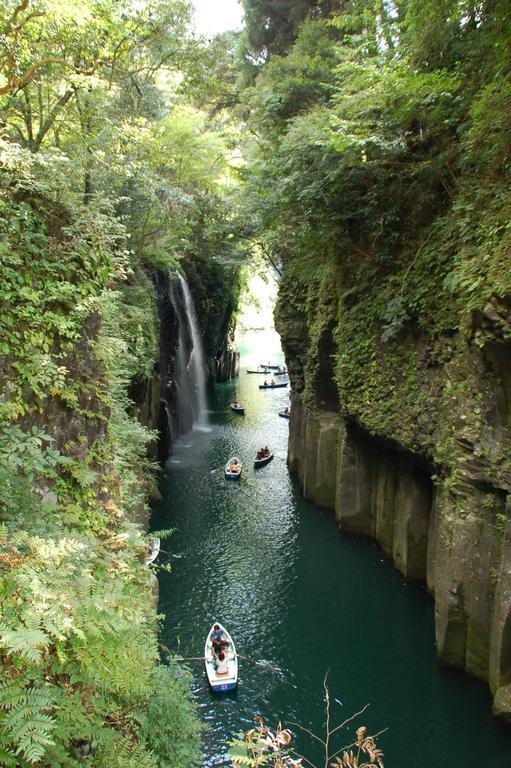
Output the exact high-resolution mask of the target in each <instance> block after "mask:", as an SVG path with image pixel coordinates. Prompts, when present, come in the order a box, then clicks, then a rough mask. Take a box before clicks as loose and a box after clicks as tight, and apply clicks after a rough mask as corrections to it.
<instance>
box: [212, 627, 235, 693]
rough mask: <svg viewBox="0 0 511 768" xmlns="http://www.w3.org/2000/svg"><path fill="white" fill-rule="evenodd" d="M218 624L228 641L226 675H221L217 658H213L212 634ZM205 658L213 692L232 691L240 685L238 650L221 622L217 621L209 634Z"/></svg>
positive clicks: (226, 647)
mask: <svg viewBox="0 0 511 768" xmlns="http://www.w3.org/2000/svg"><path fill="white" fill-rule="evenodd" d="M217 624H218V626H219V627H220V629H221V630H222V632H223V639H224V640H226V641H228V645H226V646H225V651H224V652H225V653H226V654H227V661H228V664H227V672H226V674H224V675H219V674H218V673H217V671H216V665H215V658H214V656H213V650H212V646H213V643H212V642H211V633H212V632H213V631H214V627H215V626H216V625H217ZM204 658H205V660H206V675H207V676H208V681H209V684H210V686H211V690H213V691H216V692H222V691H232V690H233V689H234V688H236V686H237V685H238V657H237V656H236V648H235V647H234V640H233V639H232V637H231V636H230V634H229V633H228V631H227V630H226V629H225V627H223V626H222V625H221V624H220V622H219V621H215V623H214V624H213V626H212V627H211V629H210V630H209V632H208V636H207V638H206V646H205V649H204Z"/></svg>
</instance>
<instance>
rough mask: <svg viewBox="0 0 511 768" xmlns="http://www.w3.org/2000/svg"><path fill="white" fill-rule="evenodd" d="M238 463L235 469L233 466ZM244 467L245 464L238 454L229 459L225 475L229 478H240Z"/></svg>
mask: <svg viewBox="0 0 511 768" xmlns="http://www.w3.org/2000/svg"><path fill="white" fill-rule="evenodd" d="M236 465H237V469H233V467H234V466H236ZM242 468H243V465H242V463H241V461H240V460H239V459H238V458H237V457H236V456H233V457H232V459H229V461H228V462H227V464H226V465H225V476H226V478H227V480H238V479H239V477H240V475H241V470H242Z"/></svg>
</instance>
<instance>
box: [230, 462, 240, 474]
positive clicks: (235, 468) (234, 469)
mask: <svg viewBox="0 0 511 768" xmlns="http://www.w3.org/2000/svg"><path fill="white" fill-rule="evenodd" d="M239 468H240V465H239V464H238V462H237V461H233V462H232V464H231V466H230V470H231V472H238V471H239Z"/></svg>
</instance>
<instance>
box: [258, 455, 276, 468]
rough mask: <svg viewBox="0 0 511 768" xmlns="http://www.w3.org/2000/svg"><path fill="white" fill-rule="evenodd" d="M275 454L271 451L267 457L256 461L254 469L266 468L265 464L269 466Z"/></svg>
mask: <svg viewBox="0 0 511 768" xmlns="http://www.w3.org/2000/svg"><path fill="white" fill-rule="evenodd" d="M273 456H274V453H273V451H270V452H269V453H267V454H266V455H265V456H261V458H258V457H257V456H256V458H255V459H254V467H255V468H256V469H257V467H264V465H265V464H269V463H270V461H271V460H272V459H273Z"/></svg>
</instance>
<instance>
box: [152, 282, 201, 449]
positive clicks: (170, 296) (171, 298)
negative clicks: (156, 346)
mask: <svg viewBox="0 0 511 768" xmlns="http://www.w3.org/2000/svg"><path fill="white" fill-rule="evenodd" d="M155 284H156V295H157V301H158V317H159V320H160V340H159V341H160V357H159V362H158V371H159V375H160V404H159V417H158V431H159V436H160V439H159V444H158V445H159V447H158V458H159V459H160V461H165V460H166V459H167V457H168V455H169V453H170V451H171V448H172V445H173V444H174V443H175V442H176V440H177V439H178V437H179V436H180V435H184V434H186V433H187V432H189V431H190V430H191V429H193V428H194V427H196V428H197V427H198V428H199V429H200V428H203V429H204V428H207V424H208V414H207V402H206V375H207V374H206V365H205V362H204V352H203V348H202V339H201V334H200V331H199V326H198V323H197V316H196V314H195V308H194V305H193V300H192V297H191V294H190V290H189V288H188V285H187V283H186V280H185V279H184V277H182V275H180V274H178V275H176V274H171V273H163V272H160V273H157V274H156V275H155Z"/></svg>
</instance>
